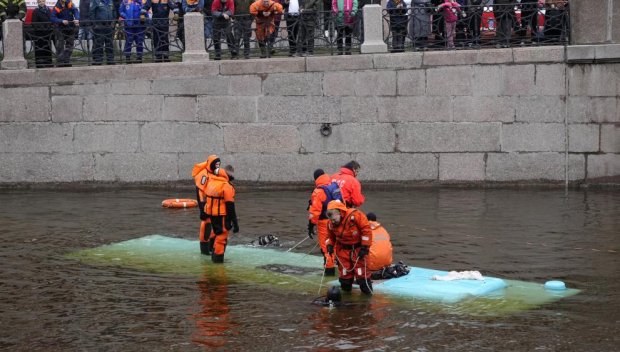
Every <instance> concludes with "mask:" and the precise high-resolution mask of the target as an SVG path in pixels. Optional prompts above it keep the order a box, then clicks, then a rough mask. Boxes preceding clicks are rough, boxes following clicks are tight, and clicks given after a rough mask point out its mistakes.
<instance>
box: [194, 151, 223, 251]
mask: <svg viewBox="0 0 620 352" xmlns="http://www.w3.org/2000/svg"><path fill="white" fill-rule="evenodd" d="M218 167H220V159H219V158H218V157H217V155H209V157H208V158H207V160H206V161H203V162H201V163H198V164H194V168H193V169H192V177H193V178H194V184H195V185H196V200H197V201H198V211H199V214H200V230H199V233H198V240H199V242H200V253H202V254H204V255H211V248H210V247H209V236H210V235H211V221H210V220H209V217H208V216H207V213H205V205H206V204H207V193H206V192H207V182H208V181H209V175H210V174H211V173H212V170H215V169H216V168H218Z"/></svg>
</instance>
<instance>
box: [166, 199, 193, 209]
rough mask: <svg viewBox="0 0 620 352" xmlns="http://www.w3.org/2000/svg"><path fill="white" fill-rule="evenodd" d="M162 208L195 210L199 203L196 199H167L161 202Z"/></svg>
mask: <svg viewBox="0 0 620 352" xmlns="http://www.w3.org/2000/svg"><path fill="white" fill-rule="evenodd" d="M161 206H162V207H164V208H193V207H195V206H198V202H197V201H196V200H195V199H183V198H177V199H165V200H164V201H163V202H161Z"/></svg>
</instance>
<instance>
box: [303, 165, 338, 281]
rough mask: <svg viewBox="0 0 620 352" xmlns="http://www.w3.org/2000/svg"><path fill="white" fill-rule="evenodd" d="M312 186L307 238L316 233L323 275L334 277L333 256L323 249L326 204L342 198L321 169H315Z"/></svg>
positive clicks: (325, 227) (335, 185) (325, 233)
mask: <svg viewBox="0 0 620 352" xmlns="http://www.w3.org/2000/svg"><path fill="white" fill-rule="evenodd" d="M314 185H315V188H314V191H312V195H311V196H310V206H309V207H308V237H310V238H312V235H313V234H314V233H315V232H316V233H317V235H318V241H319V246H320V247H321V253H323V258H324V259H323V264H324V268H325V275H328V276H334V275H336V268H335V264H334V255H333V254H328V253H327V248H326V247H325V241H326V240H327V224H328V223H329V220H328V219H327V215H326V211H327V204H328V203H329V202H330V201H331V200H333V199H340V200H342V196H341V193H340V188H339V187H338V184H337V183H335V182H331V179H330V177H329V175H328V174H326V173H325V171H323V169H316V170H315V171H314Z"/></svg>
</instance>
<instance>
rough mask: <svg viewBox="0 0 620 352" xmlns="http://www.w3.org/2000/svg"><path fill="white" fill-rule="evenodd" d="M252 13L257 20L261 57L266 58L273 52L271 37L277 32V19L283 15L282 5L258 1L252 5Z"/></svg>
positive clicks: (270, 1) (257, 35)
mask: <svg viewBox="0 0 620 352" xmlns="http://www.w3.org/2000/svg"><path fill="white" fill-rule="evenodd" d="M250 13H251V14H252V16H254V17H255V18H256V40H257V41H258V46H259V47H260V57H261V58H266V57H267V56H268V55H269V54H270V52H271V44H270V43H269V36H270V35H271V33H273V32H275V30H276V25H275V19H276V16H279V15H281V14H282V13H283V8H282V5H280V4H278V3H277V2H275V1H273V0H257V1H256V2H253V3H252V5H250ZM265 46H267V47H265Z"/></svg>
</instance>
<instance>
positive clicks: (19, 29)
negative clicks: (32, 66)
mask: <svg viewBox="0 0 620 352" xmlns="http://www.w3.org/2000/svg"><path fill="white" fill-rule="evenodd" d="M2 42H3V44H4V59H3V60H2V62H0V69H3V70H21V69H24V68H27V67H28V62H27V61H26V59H25V58H24V29H23V23H22V21H20V20H14V19H13V20H6V21H4V23H2Z"/></svg>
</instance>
